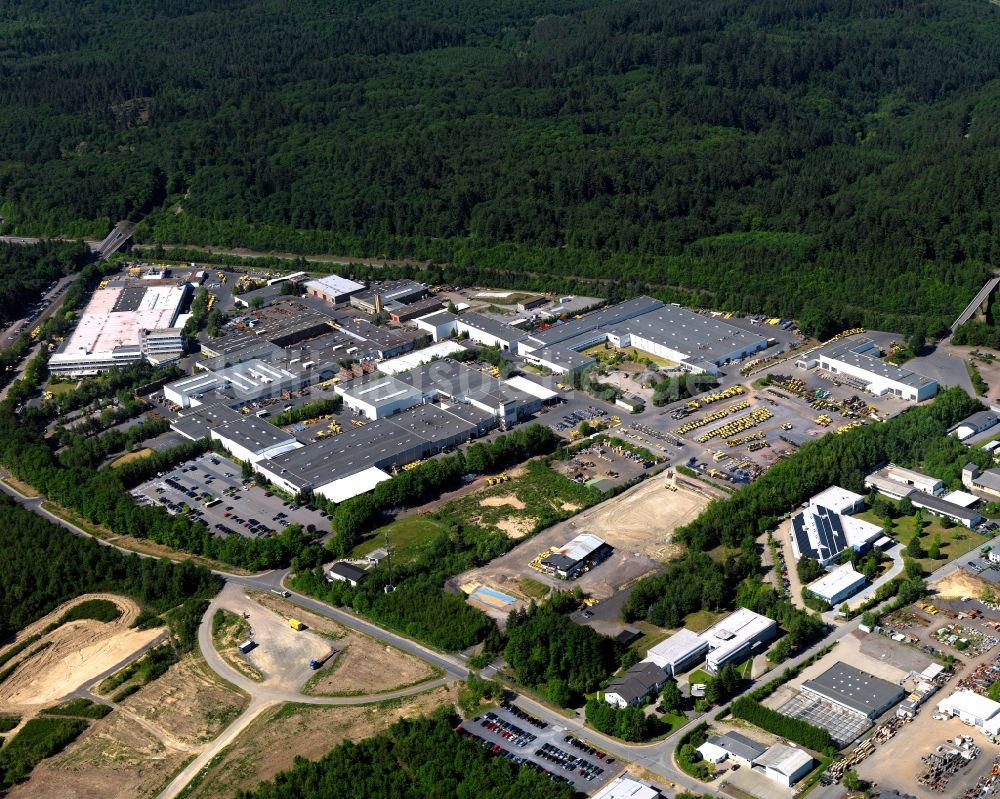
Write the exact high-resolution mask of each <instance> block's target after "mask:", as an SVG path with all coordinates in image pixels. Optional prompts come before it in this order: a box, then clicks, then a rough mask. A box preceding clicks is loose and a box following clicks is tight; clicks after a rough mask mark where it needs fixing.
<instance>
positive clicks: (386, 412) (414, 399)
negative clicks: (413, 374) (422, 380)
mask: <svg viewBox="0 0 1000 799" xmlns="http://www.w3.org/2000/svg"><path fill="white" fill-rule="evenodd" d="M336 391H337V393H338V394H340V396H342V397H343V398H344V405H346V406H347V407H348V408H350V409H351V410H352V411H354V412H355V413H359V414H361V415H362V416H365V417H367V418H369V419H384V418H385V417H386V416H392V415H393V414H397V413H399V412H400V411H405V410H406V409H407V408H412V407H413V406H414V405H419V404H420V403H421V402H423V401H424V395H423V393H422V392H421V391H419V390H417V389H415V388H413V387H412V386H409V385H407V384H406V383H404V382H402V381H401V380H399V379H398V378H396V377H392V376H382V375H373V376H371V377H369V378H366V379H365V380H362V381H353V382H351V383H349V384H347V385H344V384H343V383H341V384H340V385H338V386H337V388H336Z"/></svg>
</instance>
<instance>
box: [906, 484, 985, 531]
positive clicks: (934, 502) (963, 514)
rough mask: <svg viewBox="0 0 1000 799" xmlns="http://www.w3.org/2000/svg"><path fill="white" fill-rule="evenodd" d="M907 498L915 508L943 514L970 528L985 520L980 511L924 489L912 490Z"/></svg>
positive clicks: (937, 514) (939, 514) (938, 514)
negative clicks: (927, 492) (964, 506)
mask: <svg viewBox="0 0 1000 799" xmlns="http://www.w3.org/2000/svg"><path fill="white" fill-rule="evenodd" d="M906 498H907V499H909V500H910V503H911V504H912V505H913V507H915V508H921V509H923V510H926V511H930V512H931V513H933V514H934V515H935V516H943V517H944V518H946V519H951V520H952V521H954V522H958V523H959V524H961V525H964V526H965V527H968V528H970V529H971V528H973V527H975V526H976V525H978V524H979V523H980V522H982V521H983V516H982V514H981V513H979V511H975V510H972V509H971V508H963V507H962V506H961V505H956V504H955V503H953V502H948V501H947V500H946V499H942V498H941V497H936V496H934V495H933V494H925V493H924V492H923V491H911V492H910V493H909V494H907V495H906Z"/></svg>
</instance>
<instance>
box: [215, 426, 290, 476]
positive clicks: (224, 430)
mask: <svg viewBox="0 0 1000 799" xmlns="http://www.w3.org/2000/svg"><path fill="white" fill-rule="evenodd" d="M210 435H211V437H212V438H213V439H214V440H216V441H218V442H219V443H221V444H222V446H224V447H225V448H226V449H227V450H228V451H229V453H230V454H232V456H233V457H234V458H237V459H238V460H241V461H249V462H250V463H254V464H256V463H257V462H258V461H261V460H264V459H265V458H274V457H277V456H278V455H281V454H282V453H285V452H289V451H291V450H295V449H301V448H302V446H303V445H302V442H301V441H299V440H298V439H296V438H295V437H294V436H292V435H289V434H288V433H286V432H285V431H284V430H282V429H281V428H280V427H275V426H274V425H273V424H270V423H268V422H265V421H264V420H262V419H258V418H257V417H256V416H253V415H250V416H240V418H239V419H234V420H232V421H225V422H222V423H221V424H216V425H213V426H212V428H211V430H210Z"/></svg>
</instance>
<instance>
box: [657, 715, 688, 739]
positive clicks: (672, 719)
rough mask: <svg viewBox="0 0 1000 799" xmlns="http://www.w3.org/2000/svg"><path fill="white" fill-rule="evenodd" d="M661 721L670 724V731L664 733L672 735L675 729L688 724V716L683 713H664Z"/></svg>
mask: <svg viewBox="0 0 1000 799" xmlns="http://www.w3.org/2000/svg"><path fill="white" fill-rule="evenodd" d="M660 721H662V722H663V723H664V724H669V725H670V732H667V733H664V734H665V735H670V734H671V733H673V731H674V730H676V729H679V728H680V727H683V726H684V725H685V724H687V716H685V715H684V714H682V713H664V714H663V715H662V716H660Z"/></svg>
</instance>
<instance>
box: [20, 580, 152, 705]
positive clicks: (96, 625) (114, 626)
mask: <svg viewBox="0 0 1000 799" xmlns="http://www.w3.org/2000/svg"><path fill="white" fill-rule="evenodd" d="M86 599H108V600H110V601H112V602H114V603H115V604H117V605H118V606H119V607H120V608H122V611H123V612H122V615H121V616H119V617H118V618H117V619H116V620H115V621H112V622H108V623H104V622H99V621H94V620H92V619H83V620H80V621H74V622H69V623H68V624H63V625H61V626H60V627H58V628H57V629H56V630H54V631H53V632H51V633H48V634H47V635H45V636H44V637H43V638H42V640H41V641H39V642H38V643H37V644H33V645H32V646H30V647H28V649H27V650H25V652H24V653H23V654H22V655H19V656H18V657H17V658H15V659H14V663H16V664H17V666H18V668H17V670H16V671H15V672H14V673H13V674H12V675H11V676H10V677H9V678H8V679H7V680H5V681H4V682H3V683H2V684H0V706H3V707H17V706H28V707H31V706H38V705H49V704H53V703H54V702H55V701H57V700H58V699H61V698H62V697H64V696H66V695H67V694H70V693H72V692H73V691H75V690H76V689H78V688H79V687H80V686H82V685H86V684H87V683H88V682H90V681H91V680H92V679H94V678H96V677H97V676H98V675H100V674H101V673H102V672H104V671H105V670H107V669H109V668H111V667H112V666H114V665H115V664H117V663H119V662H121V661H122V660H124V659H125V658H127V657H128V656H129V655H131V654H132V653H134V652H137V651H138V650H139V649H141V648H142V647H143V646H145V645H146V644H148V643H149V642H150V641H153V640H154V639H156V638H157V637H158V636H159V635H160V634H161V633H162V632H163V629H162V628H157V629H153V630H131V629H129V625H130V624H131V623H132V622H133V621H135V618H136V616H138V614H139V606H138V605H137V604H136V603H135V602H133V601H132V600H131V599H126V598H124V597H119V596H115V595H112V594H86V595H84V596H81V597H78V598H77V599H75V600H72V601H71V602H67V603H65V604H63V605H61V606H60V607H58V608H56V610H54V611H53V612H52V613H50V614H48V615H47V616H46V617H45V618H43V619H40V620H39V621H37V622H35V623H34V624H32V625H30V626H29V627H27V628H26V629H25V630H23V631H22V632H21V633H20V634H19V635H18V640H23V638H24V637H25V635H32V634H34V633H37V632H41V630H42V629H43V628H44V627H45V626H46V625H48V624H50V623H52V622H54V621H56V620H58V618H59V617H60V616H62V614H63V613H64V612H65V611H66V610H67V609H68V608H70V607H72V606H73V605H75V604H78V603H79V602H81V601H84V600H86ZM44 643H50V644H51V645H50V646H48V647H47V648H46V649H44V650H42V651H41V652H39V653H38V654H36V655H33V656H29V653H30V652H32V651H33V650H34V649H35V647H37V646H40V645H42V644H44Z"/></svg>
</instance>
